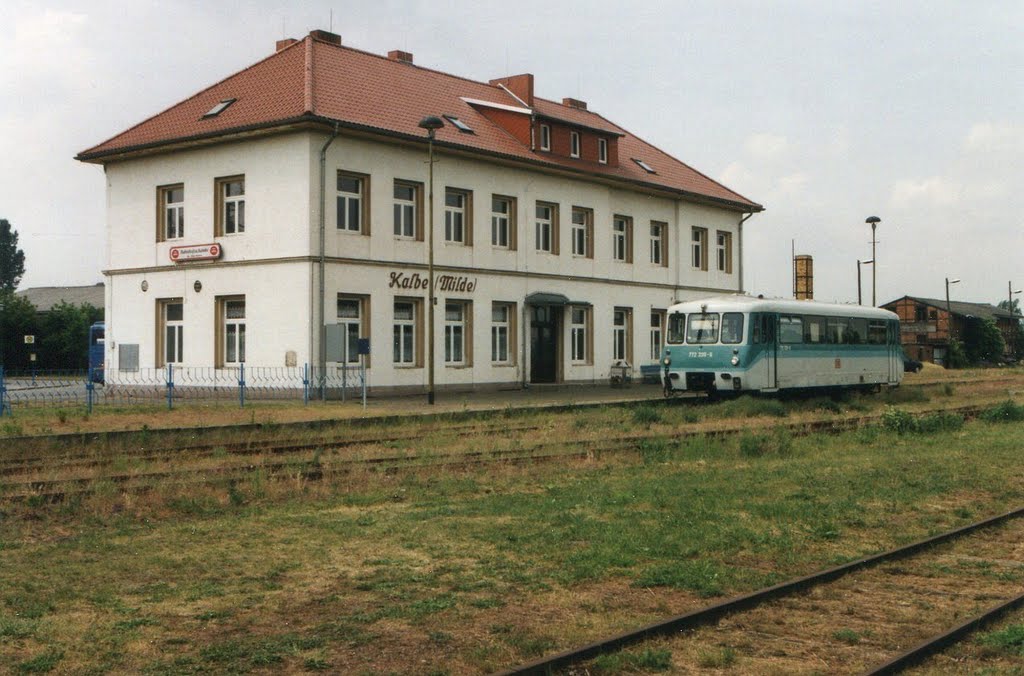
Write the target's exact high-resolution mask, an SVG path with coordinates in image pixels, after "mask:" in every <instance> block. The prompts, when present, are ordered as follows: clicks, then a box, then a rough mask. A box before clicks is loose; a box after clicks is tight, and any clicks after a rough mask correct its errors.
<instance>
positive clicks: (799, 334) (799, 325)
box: [779, 315, 804, 344]
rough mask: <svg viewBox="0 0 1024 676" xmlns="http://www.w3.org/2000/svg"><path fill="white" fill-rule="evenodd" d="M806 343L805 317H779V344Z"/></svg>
mask: <svg viewBox="0 0 1024 676" xmlns="http://www.w3.org/2000/svg"><path fill="white" fill-rule="evenodd" d="M803 341H804V322H803V317H800V316H798V315H782V316H780V317H779V342H780V343H789V344H794V343H802V342H803Z"/></svg>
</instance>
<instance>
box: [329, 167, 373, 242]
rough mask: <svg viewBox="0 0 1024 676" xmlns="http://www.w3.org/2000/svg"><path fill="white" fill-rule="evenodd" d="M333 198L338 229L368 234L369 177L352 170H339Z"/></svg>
mask: <svg viewBox="0 0 1024 676" xmlns="http://www.w3.org/2000/svg"><path fill="white" fill-rule="evenodd" d="M335 199H336V214H337V227H338V230H341V231H342V232H351V233H358V234H360V235H369V234H370V177H369V176H368V175H367V174H357V173H355V172H352V171H339V172H338V176H337V195H336V198H335Z"/></svg>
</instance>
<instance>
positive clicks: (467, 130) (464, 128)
mask: <svg viewBox="0 0 1024 676" xmlns="http://www.w3.org/2000/svg"><path fill="white" fill-rule="evenodd" d="M444 119H446V120H448V121H449V122H451V123H452V125H454V126H455V128H456V129H458V130H459V131H461V132H462V133H464V134H473V133H475V132H474V131H473V128H472V127H470V126H469V125H468V124H466V123H465V122H463V121H462V120H460V119H459V118H457V117H455V116H454V115H445V116H444Z"/></svg>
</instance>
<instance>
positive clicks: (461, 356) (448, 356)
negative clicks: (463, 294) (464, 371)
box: [444, 301, 473, 366]
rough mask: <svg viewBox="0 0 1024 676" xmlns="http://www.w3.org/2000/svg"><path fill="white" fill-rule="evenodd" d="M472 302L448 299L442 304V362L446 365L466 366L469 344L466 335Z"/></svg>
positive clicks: (469, 362) (469, 332) (468, 333)
mask: <svg viewBox="0 0 1024 676" xmlns="http://www.w3.org/2000/svg"><path fill="white" fill-rule="evenodd" d="M472 307H473V304H472V303H470V302H469V301H448V302H447V303H445V305H444V363H445V364H447V365H448V366H468V365H470V364H471V363H472V361H471V359H470V357H469V354H470V347H471V344H470V343H469V342H468V341H467V339H466V336H467V335H472V331H471V329H470V325H471V321H472V315H473V313H472Z"/></svg>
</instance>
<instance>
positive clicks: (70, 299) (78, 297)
mask: <svg viewBox="0 0 1024 676" xmlns="http://www.w3.org/2000/svg"><path fill="white" fill-rule="evenodd" d="M103 290H104V287H103V284H102V283H100V284H95V285H93V286H37V287H34V288H31V289H23V290H22V291H15V293H14V295H16V296H20V297H22V298H26V299H28V302H30V303H32V305H33V306H35V308H36V312H49V311H50V310H52V309H53V308H54V307H55V306H57V305H60V304H61V302H64V303H68V304H69V305H84V304H86V303H88V304H89V305H92V306H93V307H95V308H99V309H101V310H102V309H103V306H104V302H105V301H104V293H103Z"/></svg>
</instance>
